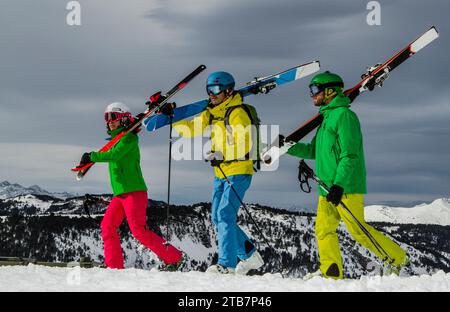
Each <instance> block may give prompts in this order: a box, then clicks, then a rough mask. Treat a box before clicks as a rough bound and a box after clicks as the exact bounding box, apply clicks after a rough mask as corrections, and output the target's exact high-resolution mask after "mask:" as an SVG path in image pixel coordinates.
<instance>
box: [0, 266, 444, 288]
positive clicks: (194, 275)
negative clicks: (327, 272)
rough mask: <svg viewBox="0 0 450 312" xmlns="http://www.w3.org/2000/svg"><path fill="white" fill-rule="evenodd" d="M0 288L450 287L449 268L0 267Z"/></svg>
mask: <svg viewBox="0 0 450 312" xmlns="http://www.w3.org/2000/svg"><path fill="white" fill-rule="evenodd" d="M0 281H2V282H1V283H0V291H158V292H161V291H162V292H165V291H172V292H211V291H218V292H236V291H239V292H258V291H263V292H279V291H283V292H293V291H294V292H298V291H321V292H329V291H350V292H352V291H359V292H361V291H426V292H428V291H445V292H448V291H450V273H447V274H446V273H444V272H443V271H438V272H436V273H434V274H433V275H422V276H414V277H398V276H392V275H391V276H384V277H381V276H375V275H374V276H366V277H363V278H361V279H356V280H342V281H334V280H329V279H323V278H320V277H317V278H314V279H312V280H309V281H306V282H305V281H303V280H302V279H299V278H282V277H281V276H280V275H277V274H265V275H263V276H245V277H244V276H227V275H218V274H207V273H201V272H194V271H191V272H187V273H184V272H183V273H182V272H173V273H168V272H159V271H156V270H152V271H145V270H139V269H127V270H122V271H118V270H108V269H99V268H94V269H80V268H78V267H76V268H49V267H43V266H35V265H31V264H30V265H28V266H14V267H0Z"/></svg>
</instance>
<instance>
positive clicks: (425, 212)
mask: <svg viewBox="0 0 450 312" xmlns="http://www.w3.org/2000/svg"><path fill="white" fill-rule="evenodd" d="M365 218H366V220H367V221H372V222H389V223H396V224H407V223H409V224H439V225H450V198H440V199H436V200H435V201H433V202H432V203H431V204H421V205H417V206H415V207H412V208H398V207H387V206H380V205H373V206H367V207H365Z"/></svg>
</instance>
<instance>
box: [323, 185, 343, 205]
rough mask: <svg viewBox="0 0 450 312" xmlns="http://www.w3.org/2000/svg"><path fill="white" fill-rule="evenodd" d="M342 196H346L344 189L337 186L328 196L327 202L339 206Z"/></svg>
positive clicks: (333, 187) (334, 186)
mask: <svg viewBox="0 0 450 312" xmlns="http://www.w3.org/2000/svg"><path fill="white" fill-rule="evenodd" d="M342 195H344V189H343V188H342V187H340V186H339V185H336V184H335V185H333V186H332V187H331V188H330V192H329V193H328V194H327V201H329V202H330V203H332V204H333V205H335V206H337V205H339V203H340V202H341V199H342Z"/></svg>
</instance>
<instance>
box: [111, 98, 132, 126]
mask: <svg viewBox="0 0 450 312" xmlns="http://www.w3.org/2000/svg"><path fill="white" fill-rule="evenodd" d="M124 118H131V110H130V108H129V107H128V106H126V105H125V104H123V103H120V102H114V103H111V104H109V105H108V106H107V107H106V109H105V121H106V122H108V121H117V120H121V121H122V120H123V119H124Z"/></svg>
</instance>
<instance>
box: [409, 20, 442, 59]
mask: <svg viewBox="0 0 450 312" xmlns="http://www.w3.org/2000/svg"><path fill="white" fill-rule="evenodd" d="M438 37H439V33H438V31H437V30H436V27H434V26H433V27H431V28H430V29H429V30H428V31H426V32H425V33H424V34H423V35H422V36H420V37H419V38H417V39H416V40H415V41H414V42H413V43H412V44H411V46H410V50H411V52H413V53H417V52H419V51H420V50H422V49H423V48H424V47H426V46H427V45H429V44H430V43H431V42H433V41H434V40H436V39H437V38H438Z"/></svg>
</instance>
